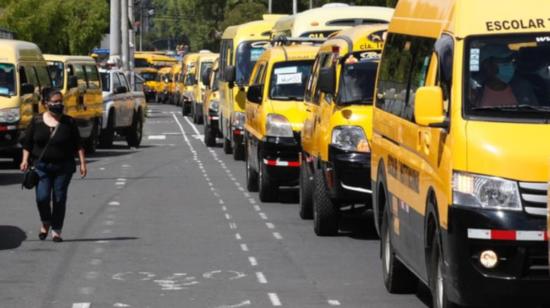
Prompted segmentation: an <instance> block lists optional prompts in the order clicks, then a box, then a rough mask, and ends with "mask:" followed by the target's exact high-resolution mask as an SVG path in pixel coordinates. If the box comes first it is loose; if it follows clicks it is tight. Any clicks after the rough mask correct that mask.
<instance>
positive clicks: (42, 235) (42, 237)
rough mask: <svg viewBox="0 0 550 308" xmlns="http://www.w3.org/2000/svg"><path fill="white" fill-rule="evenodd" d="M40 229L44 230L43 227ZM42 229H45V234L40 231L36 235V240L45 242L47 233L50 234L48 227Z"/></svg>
mask: <svg viewBox="0 0 550 308" xmlns="http://www.w3.org/2000/svg"><path fill="white" fill-rule="evenodd" d="M42 228H44V226H42ZM44 229H46V232H42V230H40V232H39V233H38V238H39V239H40V240H41V241H43V240H45V239H46V238H47V237H48V233H49V232H50V227H49V226H48V227H47V228H44Z"/></svg>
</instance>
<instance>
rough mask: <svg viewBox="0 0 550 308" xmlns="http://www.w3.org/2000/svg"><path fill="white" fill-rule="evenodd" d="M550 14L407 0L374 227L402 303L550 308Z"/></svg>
mask: <svg viewBox="0 0 550 308" xmlns="http://www.w3.org/2000/svg"><path fill="white" fill-rule="evenodd" d="M549 11H550V3H549V2H545V1H537V0H523V1H519V0H516V1H497V0H485V1H476V0H460V1H459V0H438V1H435V0H401V1H400V2H399V4H398V6H397V8H396V12H395V15H394V17H393V19H392V21H391V23H390V25H389V31H388V35H387V39H386V41H385V46H384V51H383V55H382V60H381V63H380V68H379V73H378V77H377V86H376V93H375V107H374V124H373V138H372V144H371V148H372V152H371V153H372V168H371V178H372V187H373V191H374V194H373V201H374V205H373V208H374V217H375V223H376V226H377V228H378V230H379V232H380V236H381V252H382V254H381V255H382V264H383V266H382V270H383V278H384V282H385V285H386V288H387V289H388V290H389V291H390V292H404V291H410V290H413V288H414V287H415V281H417V280H420V281H421V282H423V283H425V284H426V285H428V286H429V287H430V289H431V291H432V295H433V307H436V308H440V307H451V306H453V305H454V303H457V304H460V305H465V306H480V305H490V306H492V307H497V306H501V305H502V303H503V302H505V303H510V302H516V301H517V302H519V303H520V304H519V306H528V305H531V304H533V305H534V304H535V303H536V302H537V301H541V302H543V303H546V304H548V302H550V294H549V293H548V290H550V275H549V274H548V262H547V254H548V250H547V244H546V241H547V237H546V236H545V234H546V232H545V229H546V221H545V219H546V207H547V204H546V194H547V189H548V187H547V181H548V169H549V167H550V161H549V160H548V157H549V156H550V143H548V142H547V141H548V140H550V96H549V94H550V92H549V89H550V87H549V85H550V74H549V64H550V14H549V13H548V12H549Z"/></svg>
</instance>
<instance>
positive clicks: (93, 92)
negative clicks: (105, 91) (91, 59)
mask: <svg viewBox="0 0 550 308" xmlns="http://www.w3.org/2000/svg"><path fill="white" fill-rule="evenodd" d="M84 69H85V72H86V79H87V80H88V89H87V91H86V99H85V101H86V108H87V109H88V111H89V112H90V117H92V118H100V117H101V116H102V114H103V95H102V93H101V83H100V81H99V72H98V71H97V67H96V66H95V64H86V65H85V66H84Z"/></svg>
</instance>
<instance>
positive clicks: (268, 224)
mask: <svg viewBox="0 0 550 308" xmlns="http://www.w3.org/2000/svg"><path fill="white" fill-rule="evenodd" d="M265 225H266V227H267V228H268V229H275V225H274V224H272V223H270V222H266V223H265Z"/></svg>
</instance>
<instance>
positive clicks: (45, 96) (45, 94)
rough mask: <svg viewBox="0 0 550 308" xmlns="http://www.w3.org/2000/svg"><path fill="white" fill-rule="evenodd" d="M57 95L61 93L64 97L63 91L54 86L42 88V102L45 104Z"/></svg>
mask: <svg viewBox="0 0 550 308" xmlns="http://www.w3.org/2000/svg"><path fill="white" fill-rule="evenodd" d="M56 95H61V96H62V97H63V93H61V91H59V90H57V89H54V88H43V89H42V103H43V104H45V103H47V102H49V101H50V100H51V99H52V97H54V96H56Z"/></svg>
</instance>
